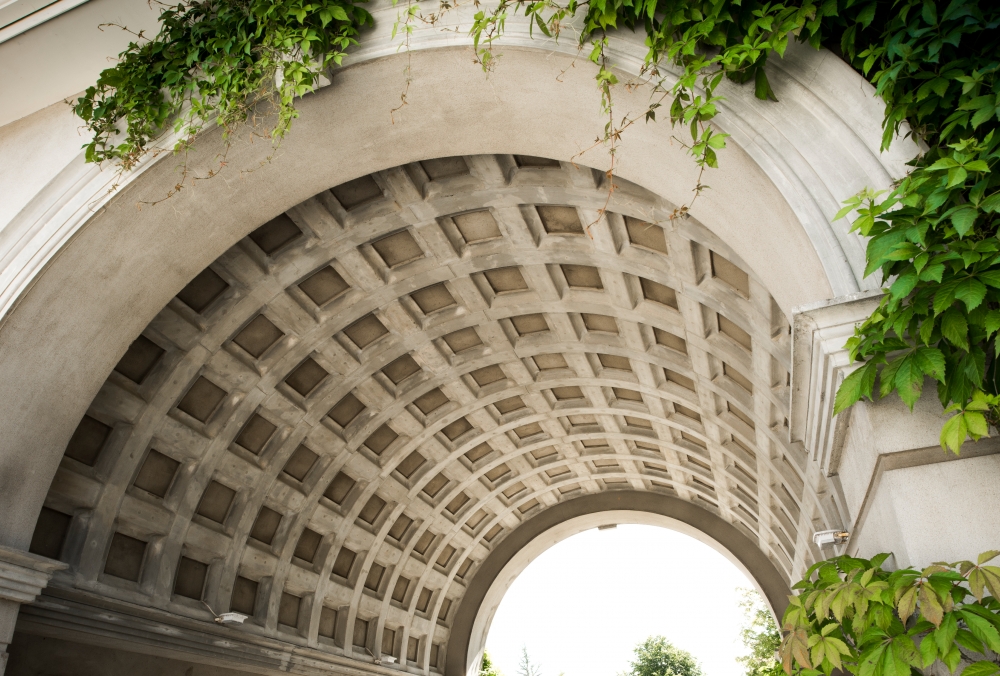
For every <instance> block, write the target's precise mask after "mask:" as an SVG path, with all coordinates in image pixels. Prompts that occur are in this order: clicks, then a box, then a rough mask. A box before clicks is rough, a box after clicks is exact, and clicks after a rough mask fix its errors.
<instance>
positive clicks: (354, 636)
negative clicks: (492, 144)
mask: <svg viewBox="0 0 1000 676" xmlns="http://www.w3.org/2000/svg"><path fill="white" fill-rule="evenodd" d="M606 181H607V179H606V177H605V176H604V175H603V174H602V173H600V172H595V171H592V170H590V169H585V168H582V167H575V166H573V165H571V164H568V163H559V162H555V161H551V160H546V159H541V158H534V157H520V156H513V157H512V156H509V155H500V156H469V157H450V158H440V159H434V160H428V161H424V162H419V163H415V164H411V165H406V166H402V167H397V168H394V169H389V170H387V171H383V172H379V173H377V174H374V175H372V176H364V177H362V178H359V179H357V180H355V181H352V182H350V183H347V184H344V185H341V186H338V187H335V188H332V189H331V190H328V191H325V192H323V193H321V194H319V195H316V196H315V197H313V198H311V199H309V200H307V201H306V202H304V203H302V204H300V205H298V206H297V207H295V208H293V209H291V210H290V211H288V212H287V213H286V214H283V215H281V216H279V217H277V218H276V219H274V220H272V221H270V222H268V223H267V224H265V225H263V226H262V227H260V228H259V229H257V230H255V231H254V232H253V233H251V234H250V235H249V236H248V237H246V238H245V239H243V240H242V241H240V242H238V243H237V244H236V245H234V246H233V247H232V248H231V249H230V250H229V251H227V252H226V253H225V254H224V255H223V256H222V257H220V258H219V259H218V260H217V261H216V262H215V263H213V264H212V265H211V266H209V268H207V269H206V270H204V271H203V272H202V273H201V274H199V275H198V276H197V277H196V278H195V279H194V280H192V281H191V283H190V284H189V285H188V286H187V287H186V288H185V289H184V290H183V291H182V292H181V293H179V294H178V295H177V297H176V298H175V299H173V300H171V301H170V303H169V304H168V305H167V307H165V308H164V309H163V310H162V312H160V313H159V315H158V316H157V317H156V318H155V319H154V320H153V322H152V323H150V325H149V326H148V327H147V328H146V330H145V331H143V333H142V335H141V336H140V337H139V338H137V339H136V341H135V342H134V343H133V344H132V346H131V347H130V348H129V350H128V352H127V353H126V355H125V356H124V357H123V359H122V360H121V362H120V363H119V364H118V366H117V367H116V368H115V370H114V371H113V372H112V373H111V374H110V376H109V377H108V379H107V382H106V383H105V385H104V386H103V388H102V389H101V391H100V393H99V394H98V396H97V397H96V399H95V400H94V401H93V403H92V405H91V406H90V409H89V411H88V413H87V415H86V416H85V417H84V418H83V420H82V421H81V423H80V426H79V428H78V429H77V432H76V434H75V435H74V436H73V439H72V441H71V442H70V444H69V446H68V448H67V449H66V454H65V457H64V459H63V461H62V464H61V467H60V469H59V472H58V474H57V476H56V478H55V480H54V482H53V484H52V487H51V490H50V493H49V495H48V498H47V500H46V503H45V504H46V506H45V509H44V510H43V513H42V515H41V518H40V520H39V523H38V527H37V530H36V532H35V537H34V539H33V542H32V547H31V548H32V551H35V552H37V553H40V554H44V555H47V556H51V557H53V558H61V559H62V560H64V561H66V562H68V563H69V564H70V567H69V569H68V570H67V571H65V572H62V573H59V574H58V575H57V577H56V579H55V580H54V581H53V583H52V584H53V586H55V587H57V588H59V587H61V588H72V589H75V590H77V591H80V592H81V593H86V594H93V595H97V596H100V597H103V598H104V599H109V600H113V601H115V602H122V603H131V604H139V605H142V606H147V607H153V608H157V609H160V610H162V611H165V612H166V613H170V614H174V615H177V616H182V617H186V618H193V619H203V620H205V621H206V622H208V621H211V619H212V615H211V614H210V612H209V610H208V609H207V608H206V604H207V605H208V606H210V607H211V608H212V609H213V610H214V611H215V612H218V613H221V612H224V611H228V610H233V611H238V612H241V613H244V614H246V615H249V616H250V619H249V620H248V621H247V623H246V624H245V625H244V626H243V627H242V628H241V631H244V632H246V633H247V634H250V635H260V636H266V637H270V638H277V639H281V640H283V641H287V642H290V643H294V644H299V645H308V646H311V647H312V648H316V649H319V650H324V651H328V652H330V653H334V654H338V655H342V656H348V657H353V658H356V659H358V660H362V661H367V662H369V663H370V661H371V660H372V659H373V658H374V657H378V656H383V658H384V656H389V655H391V656H393V657H395V658H396V659H397V660H398V664H397V666H396V668H403V669H407V670H410V671H417V672H421V671H427V670H428V669H429V670H432V671H434V670H441V668H442V665H443V661H444V649H445V646H446V645H447V642H448V637H449V628H450V626H451V621H452V616H453V614H454V610H455V608H456V607H457V605H458V602H459V600H460V599H461V597H462V594H463V591H464V589H465V587H466V585H467V584H468V581H469V580H470V579H471V578H472V577H473V576H474V575H475V573H476V567H477V564H478V562H481V561H482V560H483V559H484V558H485V557H486V556H487V554H488V553H489V551H490V550H491V548H493V547H495V546H496V545H497V543H499V542H500V541H502V540H503V538H504V537H505V535H506V534H509V533H511V532H512V531H513V530H514V529H516V528H517V527H518V525H519V524H520V523H521V522H523V521H525V520H527V519H530V518H532V516H534V515H535V514H538V513H540V512H541V511H542V510H545V509H547V508H549V507H550V506H553V505H555V504H557V503H559V502H561V501H564V500H567V499H572V498H573V497H575V496H579V495H581V494H587V493H595V492H599V491H615V490H620V489H628V490H633V491H635V490H638V491H654V492H660V493H663V494H667V495H670V496H674V497H679V498H681V499H684V500H689V501H691V502H693V503H694V504H696V505H698V506H700V507H702V508H704V509H706V510H709V511H711V512H713V513H714V514H716V515H718V516H721V517H722V518H723V519H725V520H726V521H729V522H731V523H732V524H734V525H735V526H736V527H737V528H739V529H740V530H741V531H742V532H743V533H744V534H745V535H746V536H747V537H748V538H750V539H751V540H752V541H753V542H754V543H757V544H758V545H759V547H760V548H761V550H763V551H764V552H765V553H766V554H767V555H768V557H769V558H770V559H771V561H772V562H773V563H774V564H775V566H776V567H777V568H778V569H779V570H780V571H781V572H782V573H783V574H784V575H785V576H786V577H789V578H790V577H792V576H793V575H795V574H796V573H798V572H800V571H801V570H803V568H804V567H805V566H807V565H808V564H809V563H811V562H812V561H813V560H815V559H816V558H817V557H818V556H819V552H818V551H816V550H815V549H814V548H813V545H812V544H811V542H810V539H809V536H810V535H811V533H812V532H813V530H815V529H817V528H822V527H824V526H826V525H827V524H832V525H839V523H840V519H839V517H838V516H837V506H836V500H835V499H834V497H833V496H832V495H831V494H830V493H829V492H828V490H827V489H826V487H825V483H824V482H823V480H822V479H821V478H819V477H817V476H814V475H813V474H812V473H810V472H811V470H810V468H809V467H808V463H807V459H806V455H805V452H804V451H803V450H802V449H801V447H798V446H791V445H789V443H788V434H787V424H788V423H787V418H788V400H789V368H790V336H789V325H788V321H787V319H786V318H785V316H784V315H783V314H782V312H781V311H780V310H779V309H778V307H777V305H776V304H775V302H774V301H773V300H772V298H771V296H770V295H769V294H768V291H767V289H765V288H764V287H763V286H762V285H761V284H760V283H759V282H758V281H757V279H756V278H755V276H754V275H753V274H752V273H750V272H749V271H748V270H746V268H745V266H744V265H743V264H742V263H741V262H740V261H739V260H737V259H736V257H735V256H734V255H733V254H732V252H731V250H730V249H729V248H728V247H727V246H726V245H725V244H724V243H723V242H721V241H719V240H718V239H717V238H715V237H714V236H713V235H712V234H711V233H710V232H708V231H707V230H706V229H705V228H703V227H701V226H700V225H698V224H697V223H696V222H695V221H694V220H692V219H690V218H688V219H683V220H675V221H670V220H668V218H667V216H668V215H669V213H670V212H671V210H672V208H673V205H670V204H666V203H664V202H663V201H662V200H660V199H658V198H657V197H655V196H654V195H652V194H650V193H647V192H645V191H643V190H641V189H639V188H637V187H635V186H632V185H629V184H626V183H624V182H622V181H618V182H617V183H618V190H617V191H616V192H615V194H614V201H613V202H612V205H613V212H611V211H609V212H608V213H607V214H606V215H604V216H600V217H599V213H600V209H601V207H602V206H603V205H604V204H605V201H606V199H607V187H606ZM775 264H776V265H778V264H780V262H779V261H775ZM386 661H387V660H386ZM383 664H385V661H384V662H383Z"/></svg>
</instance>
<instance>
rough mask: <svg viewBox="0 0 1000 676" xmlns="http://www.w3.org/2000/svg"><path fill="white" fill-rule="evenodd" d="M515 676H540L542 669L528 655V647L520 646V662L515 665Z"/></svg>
mask: <svg viewBox="0 0 1000 676" xmlns="http://www.w3.org/2000/svg"><path fill="white" fill-rule="evenodd" d="M517 676H542V669H541V667H540V666H538V665H537V664H534V663H533V662H532V661H531V658H530V657H528V648H527V647H526V646H521V662H520V663H519V664H518V665H517Z"/></svg>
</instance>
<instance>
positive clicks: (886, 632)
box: [780, 551, 1000, 676]
mask: <svg viewBox="0 0 1000 676" xmlns="http://www.w3.org/2000/svg"><path fill="white" fill-rule="evenodd" d="M998 555H1000V552H996V551H991V552H984V553H983V554H981V555H980V556H979V558H978V560H977V561H976V563H973V562H971V561H960V562H958V563H938V564H934V565H931V566H929V567H927V568H925V569H923V570H916V569H913V568H903V569H900V570H895V571H891V572H890V571H887V570H884V569H883V568H882V564H883V563H884V562H885V560H886V559H887V558H888V557H889V555H888V554H880V555H879V556H876V557H875V558H873V559H870V560H869V559H857V558H853V557H850V556H840V557H837V558H834V559H830V560H828V561H821V562H819V563H817V564H815V565H814V566H812V567H811V568H810V569H809V570H808V571H807V572H806V574H805V576H804V579H803V580H802V581H801V582H799V583H798V584H796V585H795V586H794V587H793V589H796V590H798V592H799V593H798V594H796V595H795V596H790V597H789V606H788V609H787V610H786V611H785V616H784V619H783V622H782V624H783V627H782V628H783V630H784V632H785V636H784V638H783V639H782V642H781V649H780V656H781V658H782V662H783V666H784V670H785V672H786V673H788V674H789V675H790V676H791V675H792V674H795V675H797V676H820V674H823V675H824V676H830V675H831V674H832V673H833V672H834V670H837V671H839V672H841V673H843V672H849V673H851V674H856V675H857V676H910V674H912V673H917V674H922V673H940V672H939V671H938V670H936V669H935V668H934V665H935V664H943V665H944V666H945V667H946V668H947V670H948V672H950V673H952V674H954V673H957V671H958V668H959V666H962V665H964V667H963V668H962V671H961V674H962V676H996V674H998V673H1000V664H998V660H997V653H998V652H1000V602H998V601H997V599H998V598H1000V567H997V566H991V565H987V564H988V563H989V561H990V560H992V559H994V558H995V557H996V556H998Z"/></svg>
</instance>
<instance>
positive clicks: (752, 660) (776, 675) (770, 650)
mask: <svg viewBox="0 0 1000 676" xmlns="http://www.w3.org/2000/svg"><path fill="white" fill-rule="evenodd" d="M740 591H741V592H742V595H743V598H742V599H741V600H740V604H739V605H740V610H742V611H743V627H742V628H741V629H740V640H741V641H742V642H743V646H744V647H745V648H746V649H747V651H748V654H746V655H743V656H742V657H737V658H736V661H737V662H739V663H740V664H742V665H743V669H744V672H743V673H744V674H745V675H746V676H783V674H784V673H785V671H784V669H783V668H782V666H781V662H779V661H778V659H777V658H776V657H775V655H776V654H777V652H778V649H779V648H780V647H781V633H780V632H779V631H778V625H776V624H775V623H774V618H773V617H772V616H771V611H770V609H768V607H767V605H765V604H764V600H763V599H761V597H760V594H758V593H757V592H755V591H754V590H752V589H741V590H740Z"/></svg>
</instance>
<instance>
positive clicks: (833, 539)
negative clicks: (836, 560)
mask: <svg viewBox="0 0 1000 676" xmlns="http://www.w3.org/2000/svg"><path fill="white" fill-rule="evenodd" d="M849 537H851V534H850V533H848V532H847V531H846V530H843V529H842V528H835V529H833V530H821V531H817V532H816V533H814V534H813V542H815V543H816V545H817V546H819V547H825V546H827V545H842V544H844V543H845V542H847V538H849Z"/></svg>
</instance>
